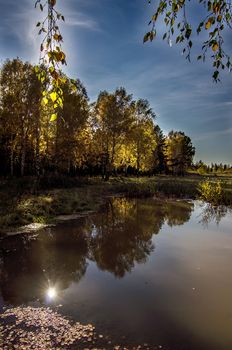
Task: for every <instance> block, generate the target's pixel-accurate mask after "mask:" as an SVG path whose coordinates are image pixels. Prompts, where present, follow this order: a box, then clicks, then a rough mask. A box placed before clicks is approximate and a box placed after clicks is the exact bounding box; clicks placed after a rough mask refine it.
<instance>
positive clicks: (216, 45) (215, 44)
mask: <svg viewBox="0 0 232 350" xmlns="http://www.w3.org/2000/svg"><path fill="white" fill-rule="evenodd" d="M212 49H213V51H217V49H218V43H214V44H213V46H212Z"/></svg>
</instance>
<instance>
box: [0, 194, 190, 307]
mask: <svg viewBox="0 0 232 350" xmlns="http://www.w3.org/2000/svg"><path fill="white" fill-rule="evenodd" d="M193 208H194V204H193V203H192V202H187V201H156V200H154V199H130V200H127V199H125V198H120V197H116V198H111V199H109V200H108V201H107V203H106V204H105V205H104V206H103V207H102V208H101V211H100V212H99V213H96V214H93V215H91V216H89V217H86V218H81V219H79V220H77V221H72V222H69V223H65V224H61V225H58V226H56V227H52V228H49V229H46V230H45V231H44V232H42V233H40V234H39V236H38V238H37V239H36V240H34V241H30V240H27V239H26V240H25V238H24V236H21V237H17V238H12V241H11V242H10V241H9V240H8V241H7V242H5V243H4V244H2V245H1V246H2V251H1V261H2V265H1V267H0V269H1V271H0V275H1V276H0V277H1V279H0V287H1V293H2V297H3V299H4V300H5V302H9V303H11V304H19V303H26V302H29V301H33V300H36V299H39V300H43V299H44V293H45V291H46V290H47V288H48V287H49V285H55V286H56V287H57V290H58V291H62V290H65V289H67V288H68V286H69V285H70V284H71V283H72V282H74V281H76V282H78V281H79V280H80V279H81V278H82V277H83V276H84V274H85V272H86V269H87V266H88V260H92V261H94V262H95V263H96V265H97V266H98V268H99V269H101V270H105V271H109V272H111V273H112V274H114V275H115V276H116V277H118V278H121V277H123V276H124V275H125V274H126V273H127V272H130V271H131V270H132V269H133V267H134V265H135V264H136V263H145V262H146V260H147V259H148V257H149V255H150V254H151V252H152V251H153V250H154V245H153V242H152V236H153V235H156V234H158V233H159V232H160V229H161V227H162V226H163V224H164V223H167V224H168V225H169V226H175V225H183V224H184V223H185V222H187V221H188V220H189V219H190V216H191V212H192V210H193ZM4 247H5V248H4ZM6 247H7V248H6ZM12 247H13V248H14V249H11V248H12Z"/></svg>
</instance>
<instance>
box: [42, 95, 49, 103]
mask: <svg viewBox="0 0 232 350" xmlns="http://www.w3.org/2000/svg"><path fill="white" fill-rule="evenodd" d="M42 103H43V104H44V105H47V104H48V99H47V97H44V98H43V99H42Z"/></svg>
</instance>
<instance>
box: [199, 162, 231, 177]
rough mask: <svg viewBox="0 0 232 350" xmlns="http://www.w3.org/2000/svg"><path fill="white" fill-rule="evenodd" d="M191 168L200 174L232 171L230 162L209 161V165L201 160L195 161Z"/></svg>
mask: <svg viewBox="0 0 232 350" xmlns="http://www.w3.org/2000/svg"><path fill="white" fill-rule="evenodd" d="M192 169H193V170H195V171H196V172H198V173H199V174H200V175H204V174H217V173H220V174H221V173H225V174H226V173H232V166H231V165H230V164H222V163H220V164H217V163H211V164H210V165H207V164H205V163H204V162H203V161H202V160H199V161H198V162H196V163H195V164H194V165H193V166H192Z"/></svg>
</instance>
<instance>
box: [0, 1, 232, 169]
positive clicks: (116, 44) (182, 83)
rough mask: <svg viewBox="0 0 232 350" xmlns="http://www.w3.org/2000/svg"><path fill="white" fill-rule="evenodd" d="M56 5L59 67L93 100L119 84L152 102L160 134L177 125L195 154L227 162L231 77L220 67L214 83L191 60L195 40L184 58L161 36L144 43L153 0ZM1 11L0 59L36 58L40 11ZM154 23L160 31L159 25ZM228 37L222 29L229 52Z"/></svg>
mask: <svg viewBox="0 0 232 350" xmlns="http://www.w3.org/2000/svg"><path fill="white" fill-rule="evenodd" d="M194 3H195V4H196V2H195V1H194ZM57 8H58V9H59V10H60V11H61V12H62V14H63V15H64V16H65V23H63V24H62V25H61V32H62V35H63V37H64V51H65V53H66V55H67V63H68V65H67V67H66V68H65V72H66V73H67V74H68V75H69V76H70V77H72V78H74V79H75V78H78V79H80V80H81V81H82V82H83V84H84V85H85V87H86V88H87V92H88V95H89V98H90V100H91V101H94V100H95V99H96V98H97V96H98V94H99V92H100V91H102V90H108V91H114V90H115V89H116V88H117V87H120V86H123V87H125V88H126V90H127V92H128V93H130V94H133V96H134V98H144V99H147V100H148V101H149V102H150V105H151V106H152V108H153V110H154V112H155V113H156V115H157V118H156V123H157V124H158V125H159V126H160V127H161V129H162V130H163V131H164V133H165V134H167V133H168V132H169V131H170V130H176V131H179V130H181V131H184V132H185V134H187V135H188V136H190V137H191V139H192V142H193V145H194V146H195V147H196V156H195V160H199V159H202V160H203V161H204V162H206V163H211V162H218V163H220V162H222V163H228V164H232V152H231V151H232V94H231V87H232V84H231V83H232V75H231V74H229V73H228V72H225V73H223V74H222V75H221V82H220V83H217V84H215V83H214V82H213V80H212V72H213V70H212V66H211V64H210V62H209V61H207V62H205V63H202V62H199V61H197V60H196V57H197V56H198V54H200V47H198V45H199V42H200V38H198V37H196V38H195V41H194V44H195V43H196V45H195V46H196V48H195V50H193V53H192V54H193V55H192V62H191V63H189V62H188V61H186V59H185V58H184V57H183V56H182V55H181V48H180V47H179V46H176V45H172V47H169V45H167V43H165V42H163V41H162V40H161V37H162V35H161V34H160V35H158V37H157V39H156V40H155V41H153V42H152V43H150V42H149V43H146V44H143V36H144V34H145V33H146V32H147V31H148V30H149V27H148V22H149V20H150V17H151V15H152V13H153V12H152V11H153V10H154V2H152V3H151V5H149V4H148V1H147V0H57ZM190 12H191V16H190V17H192V18H191V20H192V21H193V23H194V21H195V22H197V21H199V18H200V16H201V15H202V13H199V7H196V6H195V5H194V6H192V8H190ZM0 13H1V21H0V62H1V64H2V63H3V62H4V61H5V59H6V58H10V59H12V58H15V57H19V58H21V59H23V60H25V61H30V62H32V63H33V64H37V63H38V60H39V45H40V42H41V37H39V36H38V35H37V32H38V30H37V29H36V23H37V21H39V20H40V19H42V18H43V16H44V14H43V13H41V12H40V11H39V10H36V9H35V8H34V0H20V1H19V0H0ZM158 29H160V30H161V32H160V33H162V29H163V28H162V26H161V25H160V24H159V25H158ZM231 38H232V33H226V35H225V39H226V40H225V41H226V45H227V48H228V50H229V52H231V53H232V40H231Z"/></svg>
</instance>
